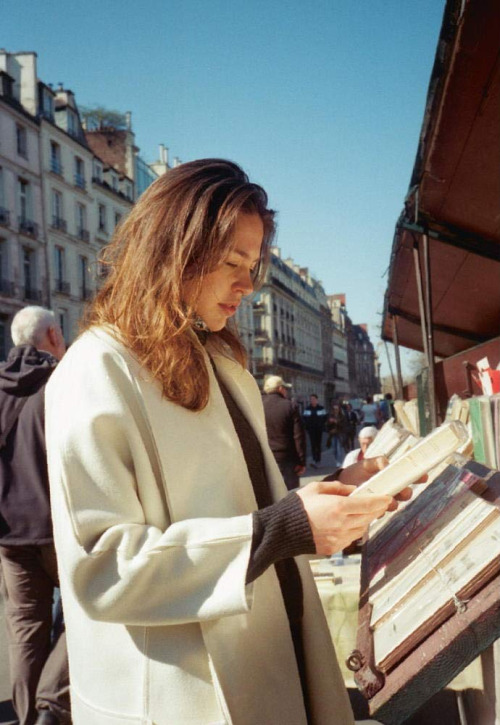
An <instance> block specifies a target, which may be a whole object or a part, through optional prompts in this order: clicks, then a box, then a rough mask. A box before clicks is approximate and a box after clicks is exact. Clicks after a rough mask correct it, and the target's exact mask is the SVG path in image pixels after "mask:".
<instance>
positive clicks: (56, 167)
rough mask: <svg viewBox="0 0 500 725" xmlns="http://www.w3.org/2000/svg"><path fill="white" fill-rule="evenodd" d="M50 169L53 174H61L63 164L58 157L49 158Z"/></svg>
mask: <svg viewBox="0 0 500 725" xmlns="http://www.w3.org/2000/svg"><path fill="white" fill-rule="evenodd" d="M50 170H51V171H52V172H53V173H54V174H58V175H59V176H62V175H63V165H62V164H61V162H60V161H59V159H56V158H51V159H50Z"/></svg>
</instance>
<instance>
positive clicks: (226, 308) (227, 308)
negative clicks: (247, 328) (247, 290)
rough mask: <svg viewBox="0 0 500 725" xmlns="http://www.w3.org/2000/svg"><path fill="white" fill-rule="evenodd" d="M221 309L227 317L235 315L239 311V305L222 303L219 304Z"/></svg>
mask: <svg viewBox="0 0 500 725" xmlns="http://www.w3.org/2000/svg"><path fill="white" fill-rule="evenodd" d="M219 307H221V308H222V310H223V312H224V314H225V315H228V316H230V315H234V313H235V312H236V310H237V309H238V305H224V304H222V303H219Z"/></svg>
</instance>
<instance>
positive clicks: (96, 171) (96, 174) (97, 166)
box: [94, 160, 102, 183]
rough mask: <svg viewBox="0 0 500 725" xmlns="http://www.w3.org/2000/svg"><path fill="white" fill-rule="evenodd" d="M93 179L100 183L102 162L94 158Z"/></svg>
mask: <svg viewBox="0 0 500 725" xmlns="http://www.w3.org/2000/svg"><path fill="white" fill-rule="evenodd" d="M94 179H95V180H96V181H98V182H99V183H102V164H100V163H99V162H98V161H95V160H94Z"/></svg>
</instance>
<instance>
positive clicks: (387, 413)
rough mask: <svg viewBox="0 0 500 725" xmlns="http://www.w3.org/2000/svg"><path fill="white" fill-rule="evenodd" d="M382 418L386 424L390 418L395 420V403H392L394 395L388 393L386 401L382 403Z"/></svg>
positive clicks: (385, 396)
mask: <svg viewBox="0 0 500 725" xmlns="http://www.w3.org/2000/svg"><path fill="white" fill-rule="evenodd" d="M379 407H380V418H381V421H382V423H386V422H387V421H388V420H389V419H390V418H394V403H393V402H392V393H386V394H385V395H384V399H383V400H381V401H380V406H379Z"/></svg>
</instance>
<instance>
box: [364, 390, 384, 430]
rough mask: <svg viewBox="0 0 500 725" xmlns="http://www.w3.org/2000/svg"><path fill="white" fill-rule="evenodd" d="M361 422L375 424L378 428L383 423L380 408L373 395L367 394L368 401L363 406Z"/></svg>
mask: <svg viewBox="0 0 500 725" xmlns="http://www.w3.org/2000/svg"><path fill="white" fill-rule="evenodd" d="M361 423H362V424H363V425H374V426H375V428H378V427H379V425H380V423H381V415H380V408H379V406H378V404H377V403H374V402H373V398H372V396H371V395H367V396H366V402H365V403H364V404H363V405H362V406H361Z"/></svg>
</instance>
